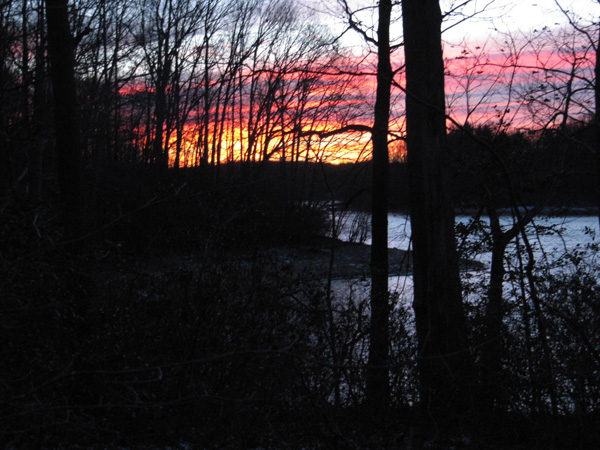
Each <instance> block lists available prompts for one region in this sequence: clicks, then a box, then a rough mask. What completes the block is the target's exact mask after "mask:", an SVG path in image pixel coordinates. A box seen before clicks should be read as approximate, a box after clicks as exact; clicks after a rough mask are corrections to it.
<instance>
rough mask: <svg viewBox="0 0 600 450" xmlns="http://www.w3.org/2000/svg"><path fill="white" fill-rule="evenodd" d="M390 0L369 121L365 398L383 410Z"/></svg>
mask: <svg viewBox="0 0 600 450" xmlns="http://www.w3.org/2000/svg"><path fill="white" fill-rule="evenodd" d="M391 11H392V2H391V0H381V1H380V2H379V28H378V31H377V51H378V57H379V60H378V64H377V98H376V100H375V121H374V123H373V137H372V138H373V181H372V191H371V192H372V197H371V198H372V200H371V202H372V206H371V208H372V218H371V226H372V245H371V332H370V347H369V369H368V371H367V379H366V388H367V401H368V402H369V403H370V405H371V406H372V407H374V410H384V409H385V407H386V406H387V404H388V399H389V367H387V366H388V359H389V358H388V355H389V330H388V328H389V304H388V217H387V216H388V195H389V194H388V190H389V187H388V171H389V167H388V127H389V117H390V90H391V86H392V77H393V74H392V66H391V63H390V17H391Z"/></svg>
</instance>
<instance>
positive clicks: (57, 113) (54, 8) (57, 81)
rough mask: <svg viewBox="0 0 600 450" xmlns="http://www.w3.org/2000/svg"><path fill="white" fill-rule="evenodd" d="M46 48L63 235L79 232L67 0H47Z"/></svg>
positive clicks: (74, 98)
mask: <svg viewBox="0 0 600 450" xmlns="http://www.w3.org/2000/svg"><path fill="white" fill-rule="evenodd" d="M46 18H47V24H48V52H49V54H50V63H51V75H52V86H53V94H54V123H55V128H56V155H57V166H58V182H59V187H60V197H61V201H62V208H63V220H64V226H65V239H67V240H69V239H73V238H76V237H78V236H80V235H81V232H82V228H81V198H80V197H81V179H80V176H81V175H80V160H81V149H80V148H79V121H78V113H77V110H78V106H77V94H76V88H75V58H74V54H73V53H74V39H73V36H72V35H71V31H70V29H69V18H68V12H67V0H47V1H46Z"/></svg>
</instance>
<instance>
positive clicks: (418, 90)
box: [402, 0, 473, 423]
mask: <svg viewBox="0 0 600 450" xmlns="http://www.w3.org/2000/svg"><path fill="white" fill-rule="evenodd" d="M402 7H403V8H402V9H403V23H404V49H405V56H406V91H407V93H406V116H407V117H406V120H407V147H408V155H407V156H408V169H409V194H410V214H411V223H412V240H413V258H414V275H413V279H414V303H413V307H414V311H415V318H416V326H417V339H418V351H419V352H418V364H419V377H420V385H421V387H420V397H421V398H420V406H421V410H422V412H423V414H424V415H425V416H426V417H425V418H426V419H430V420H433V421H435V422H436V423H443V422H444V421H447V420H449V419H451V418H452V417H456V415H458V414H460V413H464V412H466V411H467V410H469V408H470V405H471V402H470V400H471V399H470V397H471V395H470V388H471V387H472V386H470V380H471V377H472V373H473V372H472V369H473V364H472V361H471V355H470V352H469V348H468V344H467V337H466V325H465V315H464V311H463V305H462V289H461V283H460V276H459V269H458V257H457V253H456V242H455V236H454V211H453V208H452V205H451V201H450V197H449V195H448V193H447V190H446V174H445V151H446V145H447V144H446V123H445V120H446V119H445V110H444V109H445V99H444V64H443V58H442V47H441V20H442V17H441V11H440V7H439V4H438V1H437V0H404V1H403V2H402Z"/></svg>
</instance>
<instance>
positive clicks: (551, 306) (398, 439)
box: [0, 165, 600, 449]
mask: <svg viewBox="0 0 600 450" xmlns="http://www.w3.org/2000/svg"><path fill="white" fill-rule="evenodd" d="M307 167H309V166H307ZM310 168H312V169H315V167H312V166H310ZM397 168H398V170H402V169H401V165H398V166H397ZM318 169H319V170H315V171H314V173H316V174H319V176H315V177H314V178H312V179H311V178H308V177H304V176H303V177H302V179H303V180H311V182H310V183H307V185H309V186H312V188H311V189H313V197H312V200H313V201H304V200H303V201H299V198H298V197H295V195H293V194H292V192H293V190H289V189H287V190H286V189H284V188H283V185H284V184H285V183H286V182H287V181H286V180H289V179H287V178H282V177H277V176H271V175H273V174H274V173H277V171H279V170H281V167H279V168H278V166H275V165H274V166H273V167H271V169H270V170H271V172H269V170H267V169H265V168H263V169H261V173H262V176H261V178H255V179H254V181H246V182H244V181H242V180H241V179H238V180H237V181H235V182H225V181H223V182H222V184H220V185H219V187H218V188H216V187H215V185H210V186H207V185H205V184H203V183H202V182H201V180H202V179H203V177H202V173H201V172H199V171H198V170H189V171H187V172H186V171H179V172H176V171H171V172H166V173H162V174H160V175H157V172H155V171H154V170H153V169H152V168H141V167H134V166H122V165H115V166H114V167H112V168H111V170H109V171H107V172H105V173H102V174H99V173H98V172H96V175H95V178H94V179H93V180H94V181H93V182H91V181H90V182H88V183H86V188H85V189H86V190H85V192H84V195H83V199H84V200H85V201H84V210H83V217H84V224H85V227H84V228H85V235H84V236H83V237H81V238H79V239H77V240H75V241H70V242H65V240H64V239H63V235H62V233H63V227H62V226H61V224H60V220H59V217H60V216H59V215H58V214H57V203H56V197H55V196H56V193H57V186H56V185H55V181H54V180H53V179H52V178H47V179H46V180H45V186H46V188H45V189H44V191H43V196H42V198H41V199H40V200H39V201H36V202H31V201H28V200H27V198H26V196H25V193H24V192H22V191H20V190H19V189H13V190H12V191H6V192H5V195H4V203H3V209H2V211H1V218H2V221H1V227H2V229H1V235H0V240H1V241H0V249H1V250H0V252H1V253H0V255H1V260H0V263H1V266H0V270H1V273H2V277H1V284H0V298H1V299H2V300H1V303H0V308H1V317H2V319H1V320H2V321H1V327H0V333H1V337H0V340H1V342H2V361H3V364H2V366H1V369H0V437H1V439H2V443H3V445H4V446H5V447H6V448H14V449H20V448H76V447H77V448H117V447H119V448H123V447H124V448H145V447H147V448H164V447H166V446H175V447H177V446H178V445H181V446H186V445H187V446H190V447H191V448H357V449H358V448H373V449H375V448H400V449H402V448H419V447H423V448H473V449H476V448H477V449H479V448H481V449H549V448H555V449H571V448H572V449H592V448H596V446H597V442H598V439H600V436H599V435H598V430H600V427H599V423H600V422H599V421H600V416H599V414H600V412H599V411H600V392H599V390H600V387H599V386H600V378H599V377H600V359H599V352H600V322H599V318H600V310H599V307H600V306H599V305H600V297H599V295H600V286H599V285H598V279H597V273H598V272H597V267H595V266H594V265H593V264H592V262H593V261H589V260H581V258H580V259H579V260H578V259H577V257H578V255H577V253H573V254H572V259H571V261H572V264H571V265H570V266H569V272H568V273H569V275H568V276H565V277H560V278H558V277H552V276H551V275H548V274H545V273H544V272H543V271H537V272H535V273H531V275H532V276H533V278H527V275H528V274H529V273H525V272H523V271H522V272H518V271H517V270H514V271H510V273H509V276H510V277H511V278H512V279H514V280H516V281H517V282H518V280H519V279H520V280H521V283H524V284H529V283H532V282H533V283H534V285H532V286H535V287H536V288H537V291H536V297H535V300H533V301H532V300H531V295H529V294H525V291H523V295H522V296H521V295H517V294H515V296H514V297H511V298H509V299H507V300H506V302H505V303H504V308H505V311H504V313H505V316H504V317H505V318H506V319H505V320H504V323H503V326H502V332H501V335H500V336H501V337H500V339H501V347H500V348H501V364H500V366H499V368H498V373H496V374H494V376H490V374H485V373H484V371H483V367H484V365H483V364H482V357H483V356H482V355H483V354H482V352H481V349H482V348H483V347H484V346H485V344H486V343H487V341H486V340H487V337H486V336H487V334H486V333H487V331H486V328H485V327H486V326H487V322H486V315H485V307H486V302H485V301H483V302H475V303H472V304H470V305H469V307H468V326H469V330H470V334H469V339H470V343H469V344H470V349H471V351H472V353H473V355H474V357H475V360H476V362H477V364H476V368H477V370H482V372H481V373H478V374H476V375H477V376H476V377H474V380H476V384H475V385H473V386H472V388H473V390H474V391H476V392H478V393H480V398H488V399H489V398H492V399H493V405H494V407H493V408H485V407H484V406H481V412H480V413H477V414H469V415H466V416H465V415H460V414H458V413H457V415H456V416H453V417H447V418H445V419H444V420H441V421H436V422H434V423H429V422H428V423H424V422H423V421H422V416H421V415H419V414H418V413H417V410H416V409H415V408H416V404H417V401H418V379H417V373H416V357H415V355H416V342H415V336H414V323H413V320H414V319H413V315H412V311H411V308H410V307H409V305H406V304H400V303H399V302H398V299H397V298H392V300H391V301H392V305H393V313H392V315H391V319H390V320H391V323H390V332H391V333H390V336H391V360H390V375H391V403H390V405H389V406H386V405H381V406H380V408H379V410H378V411H377V413H376V414H374V412H373V411H372V409H370V408H369V407H368V406H365V404H364V398H365V371H366V361H367V351H368V336H369V330H368V323H369V321H368V314H369V305H368V299H367V298H364V296H363V297H361V295H360V292H361V291H360V289H358V287H359V286H360V285H359V282H358V280H357V282H356V283H357V286H356V287H357V289H354V290H352V289H351V290H350V291H349V293H347V294H345V295H344V297H342V298H340V297H339V296H338V297H336V298H334V297H333V294H332V292H331V290H330V284H329V283H328V277H327V273H320V274H317V276H316V274H315V273H314V271H310V270H306V271H295V270H291V267H290V266H289V265H282V264H281V263H280V262H278V261H276V260H275V259H274V258H273V256H272V254H271V253H269V252H268V250H269V249H271V248H279V249H282V248H288V247H299V246H305V247H306V248H311V247H312V248H315V249H318V250H321V251H327V241H326V240H325V241H324V240H323V239H322V238H320V239H317V237H318V236H323V235H324V234H325V233H326V231H327V229H328V227H330V226H331V223H330V222H329V221H328V217H329V207H330V203H328V202H325V203H323V202H322V200H327V199H328V198H329V199H330V200H331V199H332V198H333V199H334V200H336V201H337V200H340V202H339V203H336V204H337V205H338V207H339V205H344V204H347V203H348V202H350V203H352V201H355V200H356V199H357V198H359V197H360V192H361V191H362V190H363V189H365V190H368V185H366V184H362V185H361V184H359V183H357V182H352V183H348V182H345V183H346V184H344V183H341V182H340V180H346V179H347V175H348V173H354V174H356V178H355V179H359V178H360V177H361V176H362V175H361V174H362V171H365V170H368V167H362V166H354V167H352V168H350V167H349V166H348V167H345V168H343V167H330V168H327V170H325V171H323V170H322V169H321V168H318ZM344 171H346V172H344ZM323 173H327V174H328V175H329V177H330V179H329V180H328V183H329V184H327V183H324V179H323V178H322V176H323V175H322V174H323ZM342 173H344V175H343V176H342ZM269 174H271V175H269ZM336 177H338V178H337V179H336ZM85 178H87V179H88V180H91V179H92V178H91V176H88V177H85ZM334 181H335V182H334ZM394 182H396V181H394ZM397 182H401V180H399V181H397ZM278 183H282V184H281V185H280V184H278ZM345 185H348V186H350V187H351V189H350V188H349V190H348V194H347V196H346V194H344V195H341V194H340V193H339V192H342V188H341V186H345ZM276 186H277V188H276ZM298 186H299V184H298V185H295V186H294V189H297V188H298ZM327 186H329V189H327ZM332 186H334V187H335V186H338V187H339V191H338V192H336V195H333V197H332V192H334V191H336V189H337V188H336V189H332V188H331V187H332ZM288 187H289V186H288ZM305 194H306V191H304V193H303V195H305ZM328 195H329V197H328ZM337 195H339V197H337ZM316 200H321V201H316ZM323 205H325V206H323ZM471 206H476V204H475V203H473V204H472V205H471ZM463 231H464V230H463ZM471 232H472V231H471ZM481 236H482V237H481V239H482V242H484V243H485V242H486V239H487V238H486V237H485V235H484V234H482V235H481ZM519 277H521V278H519ZM350 284H352V283H350ZM517 284H518V283H517ZM471 287H472V286H471ZM527 290H528V292H530V291H531V290H532V288H531V287H529V288H527ZM363 292H364V291H363ZM482 404H483V402H482ZM430 442H431V445H429V444H428V443H430ZM434 443H435V444H434Z"/></svg>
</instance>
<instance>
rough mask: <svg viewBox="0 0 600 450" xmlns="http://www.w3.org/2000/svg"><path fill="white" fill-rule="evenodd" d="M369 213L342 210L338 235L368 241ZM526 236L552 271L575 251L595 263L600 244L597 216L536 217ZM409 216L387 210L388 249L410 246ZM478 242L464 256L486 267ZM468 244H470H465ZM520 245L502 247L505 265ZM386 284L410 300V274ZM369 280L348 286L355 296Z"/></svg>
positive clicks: (486, 255)
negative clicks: (505, 248)
mask: <svg viewBox="0 0 600 450" xmlns="http://www.w3.org/2000/svg"><path fill="white" fill-rule="evenodd" d="M368 219H369V215H368V214H366V213H360V212H352V213H344V214H343V215H342V216H340V217H338V225H339V230H338V237H339V238H340V239H342V240H346V241H353V242H356V241H360V242H363V243H365V244H369V245H370V244H371V233H370V227H369V223H368V222H369V221H368ZM472 220H473V217H472V216H468V215H460V216H457V218H456V222H457V223H458V224H462V225H464V226H467V225H468V224H469V223H470V222H471V221H472ZM481 221H482V223H483V225H484V226H489V220H488V218H487V217H482V218H481ZM500 223H501V226H502V227H503V228H504V229H508V228H510V227H511V226H512V224H513V219H512V217H510V216H502V217H501V218H500ZM526 231H527V236H528V239H529V242H530V244H531V246H532V247H533V249H534V255H535V259H536V262H537V263H538V264H544V265H546V267H548V268H551V269H553V270H561V269H565V268H566V267H570V266H572V262H573V259H572V256H573V254H574V253H577V255H579V257H580V258H581V259H582V260H583V261H585V262H586V263H590V264H593V263H598V262H600V261H598V258H599V256H598V253H599V252H598V251H597V250H598V245H600V232H599V227H598V217H597V216H565V217H550V216H540V217H537V218H536V219H534V220H533V221H532V223H531V224H529V225H528V226H527V227H526ZM410 236H411V227H410V218H409V217H408V216H407V215H406V214H401V213H391V214H389V216H388V242H389V247H390V248H398V249H402V250H407V249H409V247H410ZM480 241H481V235H474V236H470V237H468V238H467V239H466V241H465V244H467V246H468V247H469V248H470V250H471V251H470V253H469V254H468V257H469V258H471V259H474V260H477V261H480V262H482V263H483V264H484V265H485V266H486V268H489V264H490V259H491V253H490V252H489V249H488V248H485V247H481V246H479V248H477V246H476V245H474V244H476V243H478V242H480ZM468 244H471V245H468ZM517 245H520V246H521V247H522V246H523V239H522V238H519V239H518V240H517V239H515V240H513V242H512V243H511V245H509V246H508V248H507V250H506V255H507V261H506V264H507V265H511V264H514V257H515V249H516V246H517ZM486 275H487V270H484V271H480V272H465V273H463V281H464V282H465V283H474V282H479V283H480V284H481V283H485V281H486V280H485V278H486ZM347 285H348V282H338V283H337V284H336V286H335V288H336V292H337V293H338V295H346V294H347V290H348V289H349V288H348V286H347ZM389 287H390V291H391V292H395V293H397V294H398V296H399V297H400V299H401V303H410V302H411V301H412V299H411V297H412V278H411V277H410V276H398V277H396V276H395V277H390V279H389ZM368 288H369V281H368V280H363V281H360V282H355V283H353V285H352V289H353V290H354V293H355V295H356V292H357V291H361V290H363V291H364V292H365V294H367V293H368Z"/></svg>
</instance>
